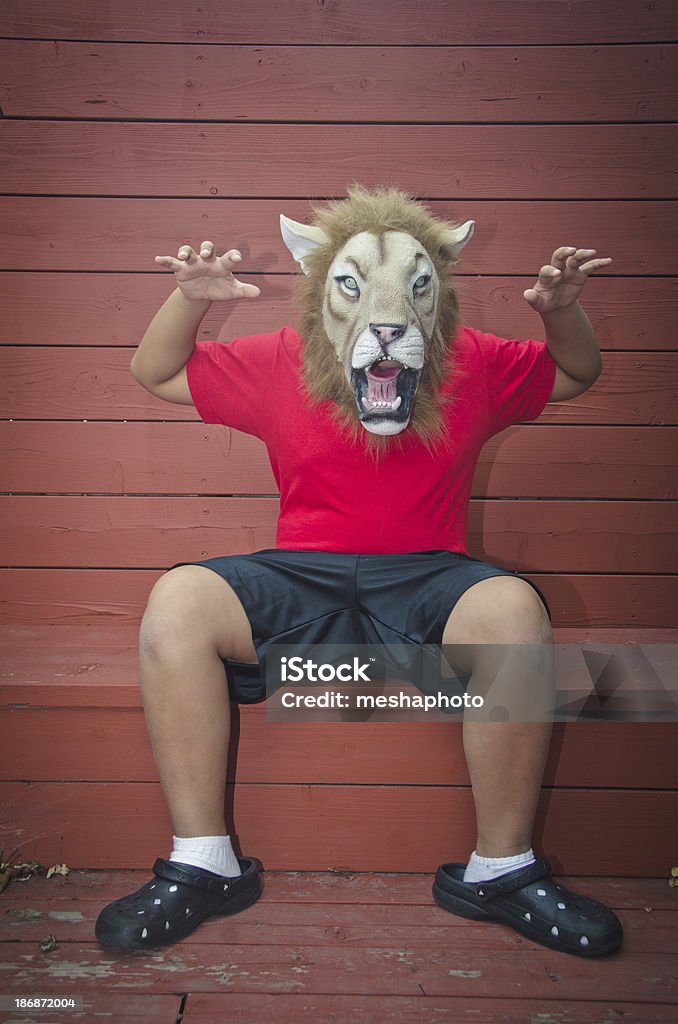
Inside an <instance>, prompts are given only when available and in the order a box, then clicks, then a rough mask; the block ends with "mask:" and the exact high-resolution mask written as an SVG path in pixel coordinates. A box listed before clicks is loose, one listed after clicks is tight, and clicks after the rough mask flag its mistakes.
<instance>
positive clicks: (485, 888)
mask: <svg viewBox="0 0 678 1024" xmlns="http://www.w3.org/2000/svg"><path fill="white" fill-rule="evenodd" d="M550 874H551V868H550V866H549V863H548V861H547V860H546V858H545V857H540V858H539V860H536V861H535V862H534V864H528V865H527V867H526V868H520V869H519V870H517V871H511V872H510V873H509V874H506V875H500V876H499V878H492V879H490V880H489V881H487V882H474V883H473V887H474V889H475V891H476V895H477V896H479V897H480V899H481V900H489V899H492V898H493V897H494V896H506V895H507V894H508V893H510V892H516V891H517V890H518V889H523V888H524V887H525V886H526V885H529V884H530V882H536V881H537V880H538V879H540V878H544V877H545V876H546V875H550Z"/></svg>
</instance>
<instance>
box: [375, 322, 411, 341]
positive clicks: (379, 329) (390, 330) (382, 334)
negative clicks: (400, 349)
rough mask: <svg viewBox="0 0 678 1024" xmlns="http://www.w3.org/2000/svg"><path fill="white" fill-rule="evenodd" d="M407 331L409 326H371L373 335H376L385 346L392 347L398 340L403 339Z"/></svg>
mask: <svg viewBox="0 0 678 1024" xmlns="http://www.w3.org/2000/svg"><path fill="white" fill-rule="evenodd" d="M406 329H407V324H370V330H371V332H372V334H374V335H376V337H377V338H378V339H379V341H380V342H381V343H382V344H383V345H390V344H391V343H392V342H394V341H397V340H398V338H402V336H403V334H404V333H405V331H406Z"/></svg>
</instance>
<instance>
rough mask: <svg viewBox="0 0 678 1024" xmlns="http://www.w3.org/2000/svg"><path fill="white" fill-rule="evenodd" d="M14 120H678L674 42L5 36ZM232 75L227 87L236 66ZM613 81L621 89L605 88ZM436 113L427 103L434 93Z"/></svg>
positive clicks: (0, 52) (5, 104) (2, 57)
mask: <svg viewBox="0 0 678 1024" xmlns="http://www.w3.org/2000/svg"><path fill="white" fill-rule="evenodd" d="M0 64H2V65H3V66H4V68H5V76H6V82H7V83H11V87H10V85H9V84H8V85H0V105H1V106H2V110H3V112H4V114H5V117H13V118H19V117H23V118H34V117H40V118H85V119H87V120H92V119H109V118H125V119H129V120H132V119H134V120H137V119H141V120H146V119H162V120H167V121H192V120H198V121H212V120H217V121H229V122H245V121H276V122H283V123H284V122H286V121H304V122H309V123H328V122H338V123H341V122H345V121H347V120H349V119H350V120H351V122H353V123H361V122H370V121H379V122H382V123H402V122H409V123H415V124H416V123H420V122H426V123H429V124H430V123H431V122H437V123H448V124H449V123H454V122H476V123H481V124H482V123H484V122H491V123H497V122H506V121H520V122H543V121H548V122H550V123H553V122H562V123H568V122H571V121H572V120H576V121H579V122H581V121H596V122H605V121H626V122H633V121H641V122H653V121H671V120H674V116H675V102H674V99H673V97H674V95H675V94H676V92H677V91H678V47H676V46H675V45H674V46H671V45H668V46H658V45H651V46H643V45H633V46H604V47H600V46H576V47H573V46H570V47H567V46H562V47H558V48H555V49H554V47H552V46H548V47H540V46H531V47H530V48H529V50H528V49H525V48H524V47H521V46H511V45H507V46H490V47H482V46H481V47H479V46H474V47H447V46H434V47H429V46H427V47H425V48H424V47H418V46H416V45H413V44H410V45H408V46H405V47H401V48H399V49H398V51H397V52H394V51H393V49H392V48H390V47H387V46H360V47H355V46H343V47H340V48H337V49H336V50H335V51H334V52H333V54H332V59H331V60H328V53H327V49H326V48H325V47H322V46H307V47H295V48H290V47H289V46H284V45H283V46H261V45H250V46H237V45H236V46H215V45H213V44H211V45H209V46H199V45H198V46H191V45H186V46H183V47H182V52H181V68H180V70H179V69H178V67H177V62H176V48H175V47H173V46H168V45H162V44H160V45H158V44H152V45H145V44H143V43H141V44H138V45H135V46H119V45H117V44H111V43H108V44H107V43H102V42H98V43H97V44H96V45H95V46H93V45H92V44H91V43H73V42H60V43H55V42H53V41H51V40H50V41H47V40H45V41H31V40H12V39H4V40H0ZM225 67H227V68H228V77H227V78H225V77H224V68H225ZM602 81H607V82H614V83H615V88H614V89H602V90H601V89H600V83H601V82H602ZM423 96H425V97H426V103H425V104H424V103H422V97H423Z"/></svg>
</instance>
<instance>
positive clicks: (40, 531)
mask: <svg viewBox="0 0 678 1024" xmlns="http://www.w3.org/2000/svg"><path fill="white" fill-rule="evenodd" d="M278 504H279V503H278V499H277V498H258V497H252V498H231V497H228V498H193V497H174V496H170V497H160V496H152V497H148V496H137V497H125V496H120V495H111V496H105V497H99V496H89V495H77V496H67V495H63V496H62V495H50V496H43V495H33V496H32V495H22V496H13V495H9V496H7V495H6V496H4V497H3V498H2V499H0V563H2V565H4V566H7V567H12V568H17V567H20V566H25V567H27V568H28V567H37V566H41V567H53V568H69V567H70V568H84V567H87V568H114V567H125V566H127V567H130V568H132V567H134V568H149V569H150V568H161V567H164V566H167V567H168V568H169V567H170V566H172V565H173V564H176V563H178V562H189V561H199V560H202V559H205V558H213V557H217V556H220V555H227V554H237V553H242V552H245V551H257V550H264V549H268V548H272V547H274V546H275V529H276V523H277V516H278ZM674 533H675V506H674V503H672V502H641V501H593V500H592V501H576V500H572V501H563V500H556V501H549V500H543V501H542V500H539V499H537V500H535V501H532V500H529V499H523V500H521V499H518V500H515V501H514V500H508V499H507V500H501V499H499V500H493V499H472V500H471V502H470V505H469V519H468V538H469V548H470V550H471V551H474V552H476V557H478V558H482V559H483V560H484V561H487V562H492V563H493V564H498V565H501V566H509V567H510V568H511V569H514V570H517V571H520V572H529V571H530V570H532V571H534V570H536V571H540V572H547V571H548V572H600V573H607V572H616V573H627V572H638V573H653V572H657V573H670V572H676V570H677V568H678V563H677V561H676V559H677V558H678V551H677V550H676V546H675V544H673V543H672V539H673V535H674Z"/></svg>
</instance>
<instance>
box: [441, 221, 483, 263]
mask: <svg viewBox="0 0 678 1024" xmlns="http://www.w3.org/2000/svg"><path fill="white" fill-rule="evenodd" d="M475 226H476V222H475V221H474V220H467V221H466V223H465V224H461V225H460V226H459V227H457V228H450V230H449V232H448V234H447V240H446V241H445V242H443V244H442V245H441V247H440V255H441V256H442V257H443V259H447V260H452V261H454V262H455V263H456V261H457V259H458V257H459V253H460V252H461V250H462V249H463V248H464V246H465V245H466V243H467V242H469V241H470V240H471V236H472V235H473V232H474V230H475Z"/></svg>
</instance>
